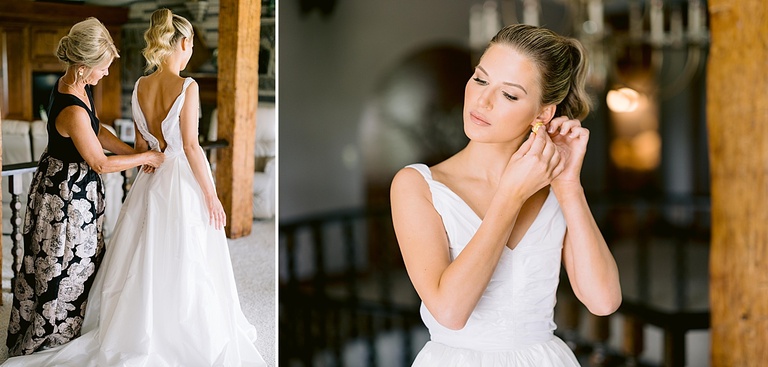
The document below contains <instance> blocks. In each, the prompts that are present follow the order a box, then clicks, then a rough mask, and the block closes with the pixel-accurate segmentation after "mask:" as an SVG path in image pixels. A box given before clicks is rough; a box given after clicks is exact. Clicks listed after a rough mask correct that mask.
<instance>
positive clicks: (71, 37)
mask: <svg viewBox="0 0 768 367" xmlns="http://www.w3.org/2000/svg"><path fill="white" fill-rule="evenodd" d="M56 57H58V58H59V60H61V61H62V62H63V63H65V64H67V67H70V66H81V65H82V66H83V67H85V72H84V73H83V75H80V74H79V73H75V82H78V81H79V79H87V78H88V76H89V75H91V72H92V71H93V68H94V67H96V66H99V65H102V64H103V63H105V62H106V61H110V62H111V60H113V59H116V58H120V55H119V54H118V52H117V48H116V47H115V43H114V42H113V41H112V36H110V35H109V31H107V28H106V27H104V24H102V23H101V22H100V21H99V20H98V19H96V18H93V17H91V18H88V19H86V20H84V21H82V22H79V23H77V24H75V25H73V26H72V28H71V29H70V30H69V34H67V35H66V36H64V37H62V38H61V40H59V45H58V46H57V47H56Z"/></svg>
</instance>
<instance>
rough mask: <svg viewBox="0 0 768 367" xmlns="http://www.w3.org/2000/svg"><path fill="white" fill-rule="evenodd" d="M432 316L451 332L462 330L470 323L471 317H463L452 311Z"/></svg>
mask: <svg viewBox="0 0 768 367" xmlns="http://www.w3.org/2000/svg"><path fill="white" fill-rule="evenodd" d="M432 316H434V317H435V320H436V321H437V322H438V323H439V324H440V325H442V326H443V327H445V328H447V329H450V330H461V329H463V328H464V326H466V325H467V321H469V315H461V314H459V313H458V312H455V311H454V310H450V309H445V310H441V311H438V312H436V313H435V314H434V315H432Z"/></svg>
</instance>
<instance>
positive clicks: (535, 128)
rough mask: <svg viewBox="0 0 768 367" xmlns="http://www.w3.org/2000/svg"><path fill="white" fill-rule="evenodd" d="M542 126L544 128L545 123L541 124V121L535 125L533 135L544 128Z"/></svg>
mask: <svg viewBox="0 0 768 367" xmlns="http://www.w3.org/2000/svg"><path fill="white" fill-rule="evenodd" d="M542 126H544V123H543V122H541V121H539V122H537V123H535V124H533V129H532V130H533V133H534V134H536V132H537V131H539V128H540V127H542Z"/></svg>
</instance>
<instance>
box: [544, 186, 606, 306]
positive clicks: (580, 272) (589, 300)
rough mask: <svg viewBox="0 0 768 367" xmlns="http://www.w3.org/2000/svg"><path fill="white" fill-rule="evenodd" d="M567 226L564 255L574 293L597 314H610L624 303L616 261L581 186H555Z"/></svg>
mask: <svg viewBox="0 0 768 367" xmlns="http://www.w3.org/2000/svg"><path fill="white" fill-rule="evenodd" d="M555 194H556V196H557V198H558V201H559V202H560V206H561V208H562V211H563V215H564V217H565V221H566V223H567V226H568V230H567V234H566V239H565V243H564V251H563V256H564V257H565V259H564V261H565V263H566V269H567V270H568V276H569V278H570V280H571V284H572V286H573V288H574V292H575V293H576V295H577V296H579V299H580V300H581V301H582V302H583V303H584V304H585V305H586V306H587V308H588V309H589V310H590V311H592V312H593V313H595V314H610V313H612V312H613V311H615V310H616V308H618V306H619V304H620V303H621V286H620V284H619V272H618V268H617V266H616V261H615V260H614V258H613V255H612V254H611V252H610V250H609V249H608V245H607V244H606V242H605V239H604V238H603V235H602V233H601V232H600V229H599V228H598V226H597V223H596V222H595V219H594V217H593V216H592V212H591V211H590V209H589V205H588V204H587V200H586V196H585V195H584V190H583V188H582V187H581V186H580V185H578V186H577V185H570V186H568V187H557V188H555Z"/></svg>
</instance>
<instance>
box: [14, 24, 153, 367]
mask: <svg viewBox="0 0 768 367" xmlns="http://www.w3.org/2000/svg"><path fill="white" fill-rule="evenodd" d="M56 56H57V57H58V58H59V59H60V60H61V61H62V62H64V63H65V64H66V65H67V70H66V73H65V74H64V76H62V77H61V79H59V82H58V83H57V85H56V87H55V88H54V89H53V91H52V92H51V101H50V105H49V107H48V116H49V120H48V148H47V149H46V151H45V152H44V153H43V155H42V156H41V157H40V163H39V165H38V168H37V172H36V173H35V176H34V178H33V180H32V184H31V185H30V188H29V199H28V201H27V212H26V216H25V218H24V230H23V235H24V256H23V259H22V264H21V270H20V272H19V273H17V274H14V276H15V283H14V289H13V292H14V295H13V296H14V297H13V308H12V309H11V318H10V322H9V325H8V339H7V340H6V344H7V345H8V354H9V356H17V355H24V354H30V353H34V352H36V351H39V350H44V349H47V348H51V347H54V346H57V345H61V344H64V343H66V342H68V341H70V340H72V339H73V338H75V337H77V336H79V335H80V327H81V325H82V322H83V316H84V314H85V307H86V301H87V297H88V291H89V289H90V286H91V283H92V282H93V278H94V275H95V274H96V270H97V269H98V267H99V262H100V261H101V258H102V256H103V253H104V238H103V236H102V222H103V215H104V186H103V184H102V181H101V177H100V176H99V175H100V174H101V173H108V172H117V171H122V170H125V169H129V168H132V167H136V166H140V165H144V166H145V168H146V170H147V171H151V170H152V168H153V167H158V166H159V165H160V164H162V162H163V154H161V153H158V152H155V151H147V152H144V153H140V154H136V152H135V151H134V150H133V148H131V147H130V146H128V145H127V144H125V143H123V142H121V141H120V140H119V139H118V138H117V137H115V136H114V135H113V134H111V133H110V132H109V131H108V130H107V129H101V128H100V126H101V125H100V124H99V119H98V118H97V117H96V113H95V107H94V104H93V95H92V86H93V85H96V83H98V82H99V80H100V79H101V78H102V77H104V76H106V75H107V74H108V69H109V66H110V64H112V61H113V60H114V59H115V58H117V57H119V56H118V53H117V49H116V48H115V45H114V43H113V42H112V37H110V35H109V32H108V31H107V29H106V28H105V27H104V25H103V24H101V22H99V21H98V20H97V19H95V18H89V19H87V20H84V21H82V22H80V23H77V24H75V25H74V26H73V27H72V29H71V30H70V32H69V34H68V35H66V36H64V37H63V38H62V39H61V41H59V45H58V48H57V50H56ZM103 149H106V150H109V151H112V152H114V153H116V154H118V155H115V156H109V157H108V156H106V155H105V154H104V151H103Z"/></svg>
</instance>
